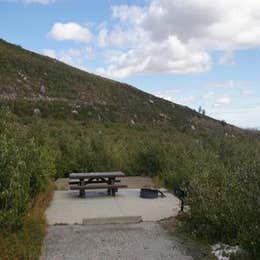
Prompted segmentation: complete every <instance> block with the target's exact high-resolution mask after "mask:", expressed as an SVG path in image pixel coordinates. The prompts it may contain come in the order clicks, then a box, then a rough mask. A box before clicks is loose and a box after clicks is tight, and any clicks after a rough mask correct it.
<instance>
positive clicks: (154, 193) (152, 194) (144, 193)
mask: <svg viewBox="0 0 260 260" xmlns="http://www.w3.org/2000/svg"><path fill="white" fill-rule="evenodd" d="M159 194H160V195H161V197H166V196H165V195H164V194H163V193H162V192H161V191H160V190H157V189H148V188H142V189H141V191H140V197H141V198H144V199H156V198H158V196H159Z"/></svg>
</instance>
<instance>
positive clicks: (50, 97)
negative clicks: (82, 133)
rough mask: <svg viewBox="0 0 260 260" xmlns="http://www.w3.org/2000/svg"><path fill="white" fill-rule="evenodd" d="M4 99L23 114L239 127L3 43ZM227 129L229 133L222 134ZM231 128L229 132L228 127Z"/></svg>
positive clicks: (0, 79) (0, 77) (0, 89)
mask: <svg viewBox="0 0 260 260" xmlns="http://www.w3.org/2000/svg"><path fill="white" fill-rule="evenodd" d="M0 100H1V104H2V105H3V104H4V105H8V106H9V107H10V108H11V110H12V111H13V112H15V113H16V114H17V115H19V116H23V117H24V116H32V115H33V114H37V115H40V116H41V117H43V118H49V117H51V118H56V119H65V118H73V119H77V120H84V121H100V122H119V123H131V124H136V123H141V124H159V125H161V124H164V125H165V124H167V125H171V126H174V127H176V128H178V129H180V130H185V129H191V128H193V129H194V128H198V127H202V128H207V129H210V130H212V131H215V130H221V132H223V131H225V132H226V131H227V130H229V131H231V130H232V131H239V132H240V130H239V129H238V128H235V127H233V126H230V125H227V124H225V123H224V122H220V121H217V120H214V119H212V118H209V117H207V116H203V115H201V114H199V113H197V112H196V111H194V110H192V109H189V108H188V107H184V106H181V105H178V104H174V103H172V102H169V101H166V100H164V99H161V98H158V97H155V96H153V95H151V94H148V93H145V92H143V91H141V90H139V89H137V88H134V87H132V86H129V85H127V84H123V83H120V82H116V81H114V80H110V79H106V78H103V77H100V76H97V75H94V74H91V73H88V72H85V71H82V70H79V69H76V68H73V67H71V66H69V65H66V64H64V63H62V62H59V61H57V60H55V59H51V58H49V57H46V56H43V55H39V54H36V53H33V52H31V51H27V50H25V49H23V48H21V47H20V46H17V45H13V44H10V43H8V42H6V41H4V40H0ZM223 126H225V129H224V130H223ZM227 128H228V129H227Z"/></svg>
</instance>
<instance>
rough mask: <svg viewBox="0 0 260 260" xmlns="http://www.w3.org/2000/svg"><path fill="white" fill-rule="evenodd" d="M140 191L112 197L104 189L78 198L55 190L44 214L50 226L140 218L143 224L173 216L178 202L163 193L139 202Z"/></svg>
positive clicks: (122, 192) (177, 208) (125, 192)
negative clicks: (161, 195)
mask: <svg viewBox="0 0 260 260" xmlns="http://www.w3.org/2000/svg"><path fill="white" fill-rule="evenodd" d="M139 193H140V190H139V189H120V190H119V191H118V192H117V195H116V196H115V197H112V196H108V195H107V192H106V190H104V191H102V190H97V191H89V192H87V193H86V197H85V198H79V197H78V194H79V192H78V191H55V193H54V198H53V200H52V202H51V204H50V206H49V207H48V209H47V211H46V215H47V220H48V223H49V224H50V225H55V224H82V222H83V219H97V218H114V217H129V216H140V217H141V218H142V219H143V221H157V220H160V219H164V218H168V217H171V216H176V215H177V213H178V211H179V200H178V199H177V198H176V197H175V196H174V195H173V194H171V193H168V192H165V194H166V197H165V198H160V197H159V198H157V199H142V198H140V197H139Z"/></svg>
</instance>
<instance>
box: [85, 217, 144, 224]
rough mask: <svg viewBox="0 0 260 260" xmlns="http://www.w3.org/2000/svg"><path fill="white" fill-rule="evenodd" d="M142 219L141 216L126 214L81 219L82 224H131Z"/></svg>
mask: <svg viewBox="0 0 260 260" xmlns="http://www.w3.org/2000/svg"><path fill="white" fill-rule="evenodd" d="M142 221H143V219H142V217H141V216H127V217H109V218H92V219H83V221H82V224H83V225H104V224H132V223H140V222H142Z"/></svg>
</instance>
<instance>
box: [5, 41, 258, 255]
mask: <svg viewBox="0 0 260 260" xmlns="http://www.w3.org/2000/svg"><path fill="white" fill-rule="evenodd" d="M0 102H1V109H0V110H1V113H0V158H1V159H0V209H1V210H0V230H1V233H3V234H6V233H8V234H10V236H1V237H0V244H1V245H4V246H2V247H1V245H0V249H1V248H7V247H8V245H9V244H8V242H7V240H6V239H13V238H14V237H17V240H16V238H14V240H15V241H18V242H17V243H20V242H19V241H22V240H23V237H24V235H23V234H27V235H28V232H29V231H28V230H31V229H30V227H31V225H27V224H26V223H28V222H27V221H26V219H27V215H28V212H31V210H32V209H33V208H34V207H33V205H35V204H34V201H35V199H36V198H37V197H38V196H39V194H42V192H44V191H45V190H46V189H47V187H48V181H49V179H51V178H58V177H63V176H66V175H67V174H68V173H70V172H77V171H103V170H104V171H109V170H119V169H120V170H122V171H124V172H125V173H126V174H128V175H148V176H159V177H160V178H161V180H162V181H163V182H164V183H165V184H166V185H167V187H169V189H173V188H174V187H175V186H177V185H179V186H181V187H182V188H183V189H185V190H186V192H187V195H188V196H187V199H186V201H185V203H186V204H187V205H189V207H190V212H189V214H187V215H186V216H185V218H184V221H183V229H185V230H187V231H188V232H190V233H191V234H192V235H194V236H196V237H200V238H206V239H208V240H210V241H211V242H218V241H223V242H227V243H231V244H236V243H237V244H239V245H240V246H242V247H243V248H244V249H246V250H247V251H248V252H250V254H251V255H252V257H255V258H257V257H260V240H259V238H260V217H259V216H260V212H259V209H260V205H259V204H260V202H259V198H260V135H259V132H257V131H254V132H253V131H245V130H241V129H239V128H236V127H233V126H230V125H228V124H226V123H225V122H224V121H223V122H219V121H217V120H213V119H210V118H208V117H206V116H204V115H201V114H199V113H196V112H195V111H193V110H191V109H188V108H185V107H182V106H179V105H176V104H173V103H171V102H168V101H165V100H162V99H159V98H156V97H154V96H151V95H149V94H146V93H144V92H142V91H139V90H137V89H135V88H132V87H130V86H127V85H125V84H121V83H118V82H115V81H112V80H108V79H104V78H102V77H98V76H95V75H92V74H89V73H86V72H83V71H80V70H78V69H74V68H72V67H70V66H67V65H65V64H63V63H60V62H58V61H55V60H53V59H50V58H47V57H43V56H41V55H37V54H35V53H32V52H29V51H26V50H23V49H22V48H20V47H18V46H14V45H10V44H8V43H6V42H4V41H0ZM12 112H13V113H12ZM29 215H30V214H29ZM41 216H42V215H41ZM39 219H41V218H39ZM29 222H30V221H29ZM30 223H35V225H36V226H35V227H39V225H40V226H41V224H40V223H39V222H34V221H32V222H30ZM32 225H33V224H32ZM28 227H29V228H28ZM36 230H37V228H35V229H32V230H31V231H30V232H32V233H33V232H38V231H36ZM40 230H43V229H42V228H41V227H40ZM5 237H6V239H5ZM8 237H9V238H8ZM18 237H19V238H18ZM41 237H42V236H41ZM36 240H37V239H36ZM8 241H9V240H8ZM24 241H27V240H26V239H25V240H24ZM37 241H41V239H39V240H37ZM35 248H36V251H37V252H39V243H37V245H35ZM12 250H14V251H16V249H14V248H13V249H12ZM17 251H18V252H20V251H19V250H17ZM36 251H35V252H36ZM12 252H13V251H12ZM24 255H26V254H24ZM18 258H20V257H18ZM21 259H22V257H21ZM24 259H26V257H24Z"/></svg>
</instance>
